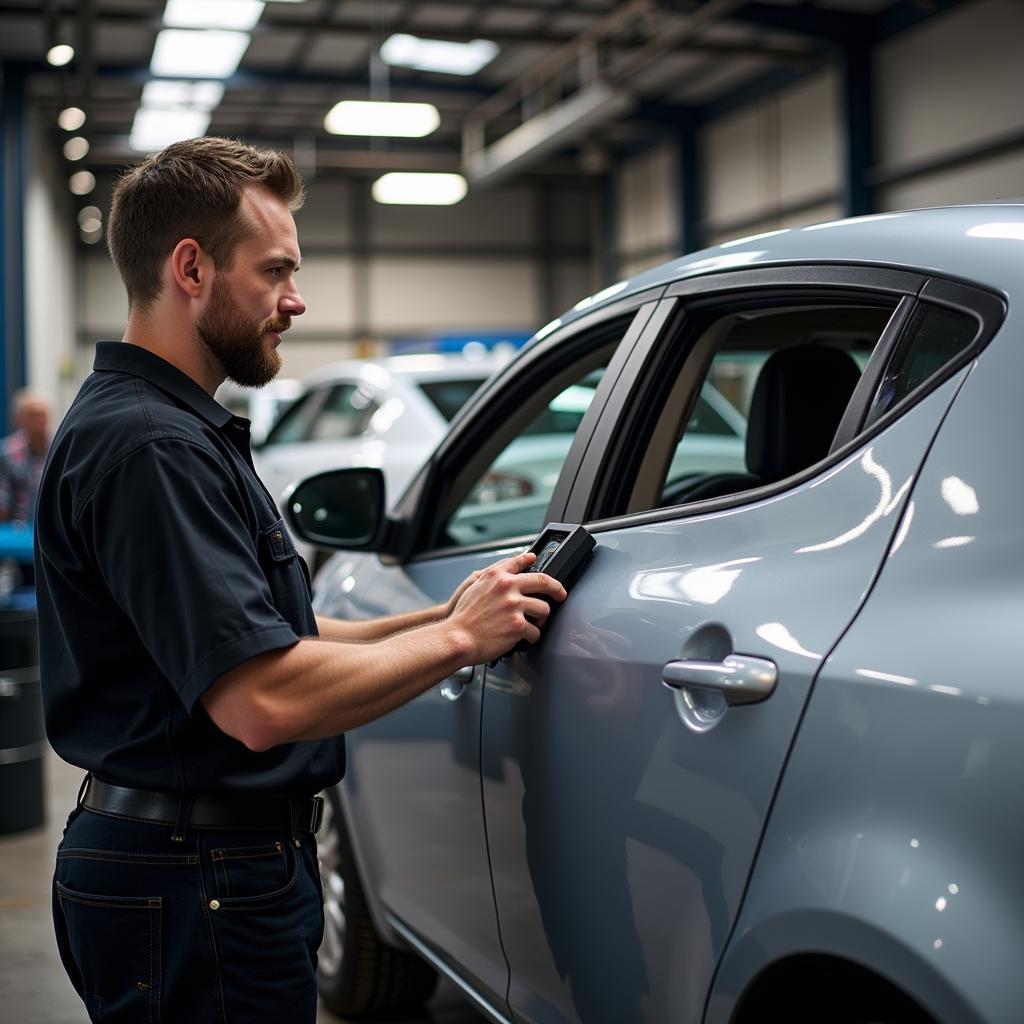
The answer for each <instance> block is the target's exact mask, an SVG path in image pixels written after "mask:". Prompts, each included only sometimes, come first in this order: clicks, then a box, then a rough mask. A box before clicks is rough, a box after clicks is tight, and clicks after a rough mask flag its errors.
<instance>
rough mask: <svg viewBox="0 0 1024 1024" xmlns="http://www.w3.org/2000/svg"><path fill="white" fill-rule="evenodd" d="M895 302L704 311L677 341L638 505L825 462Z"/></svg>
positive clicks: (675, 501)
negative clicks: (821, 461)
mask: <svg viewBox="0 0 1024 1024" xmlns="http://www.w3.org/2000/svg"><path fill="white" fill-rule="evenodd" d="M894 309H895V301H893V302H892V303H891V304H888V303H886V304H879V305H877V306H876V305H843V306H840V305H826V306H821V305H814V306H808V307H799V306H789V305H787V306H770V307H768V308H765V309H743V310H741V311H736V312H724V311H723V312H721V313H718V314H717V315H716V314H715V313H714V312H705V313H703V314H701V315H699V316H697V317H691V318H689V319H688V320H687V321H686V322H685V323H684V326H683V327H682V328H681V329H680V332H679V336H678V338H676V339H675V340H674V342H672V343H673V344H674V345H675V346H677V348H678V357H677V366H676V368H675V370H674V372H673V374H670V375H668V376H667V377H666V379H665V380H664V381H663V382H662V383H661V384H660V387H659V389H658V390H659V394H660V401H661V403H662V405H661V407H660V409H658V408H655V409H654V410H653V411H652V413H651V416H652V418H653V420H654V426H653V428H652V433H651V435H650V441H649V443H648V447H647V450H646V452H644V453H643V454H642V455H641V456H640V458H639V460H638V469H637V477H636V481H635V484H634V486H633V490H632V493H631V494H630V496H629V504H628V509H629V511H644V510H646V509H651V508H661V507H666V506H671V505H680V504H687V503H690V502H695V501H704V500H708V499H711V498H718V497H723V496H725V495H728V494H734V493H737V492H740V491H745V490H751V489H753V488H756V487H760V486H763V485H765V484H767V483H774V482H776V481H777V480H780V479H783V478H785V477H787V476H790V475H792V474H794V473H796V472H799V471H800V470H802V469H804V468H806V467H807V466H809V465H811V464H812V463H814V462H816V461H818V460H819V459H821V458H824V457H825V456H826V455H827V453H828V451H829V447H830V445H831V443H832V439H833V437H834V436H835V432H836V429H837V428H838V426H839V423H840V421H841V419H842V416H843V413H844V412H845V410H846V406H847V404H848V403H849V400H850V398H851V396H852V394H853V391H854V388H855V387H856V385H857V381H858V380H859V378H860V374H861V371H862V369H863V367H864V366H865V365H866V363H867V361H868V359H869V358H870V354H871V351H872V350H873V348H874V347H875V345H876V343H877V342H878V339H879V338H880V337H881V335H882V332H883V331H884V330H885V327H886V325H887V323H888V322H889V320H890V318H891V317H892V315H893V311H894Z"/></svg>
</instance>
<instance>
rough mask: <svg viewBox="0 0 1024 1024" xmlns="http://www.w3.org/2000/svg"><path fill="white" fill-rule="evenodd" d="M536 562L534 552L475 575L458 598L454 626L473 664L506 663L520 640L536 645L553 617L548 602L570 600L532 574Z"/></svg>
mask: <svg viewBox="0 0 1024 1024" xmlns="http://www.w3.org/2000/svg"><path fill="white" fill-rule="evenodd" d="M536 560H537V556H536V555H535V554H533V552H532V551H528V552H526V554H522V555H514V556H513V557H512V558H505V559H502V560H501V561H500V562H495V563H494V565H490V566H488V567H487V568H486V569H483V570H481V571H480V572H478V573H474V574H473V576H471V577H469V579H468V580H466V581H465V582H464V583H463V584H462V586H460V587H459V589H458V590H457V591H456V592H455V598H454V600H455V605H454V609H453V611H452V613H451V615H450V617H449V622H450V623H451V625H453V626H456V627H457V628H458V629H460V630H461V631H462V632H463V633H464V634H465V636H466V637H467V638H468V641H469V648H470V650H471V651H472V652H473V654H472V658H471V659H470V661H468V662H467V664H473V665H479V664H482V663H483V662H487V661H493V660H494V659H495V658H500V657H501V656H502V655H503V654H507V653H508V652H509V651H510V650H512V648H513V647H515V645H516V644H517V643H519V641H520V640H527V641H528V642H529V643H531V644H532V643H535V642H536V641H537V639H538V638H539V637H540V627H541V626H543V625H544V622H545V621H546V620H547V617H548V613H549V612H550V611H551V608H550V605H549V604H548V602H547V601H546V600H544V598H545V597H546V598H548V599H550V600H552V601H564V600H565V587H563V586H562V584H561V583H559V582H558V580H556V579H554V578H553V577H551V576H545V575H544V573H540V572H527V571H526V570H527V569H529V567H530V566H531V565H533V563H534V562H535V561H536Z"/></svg>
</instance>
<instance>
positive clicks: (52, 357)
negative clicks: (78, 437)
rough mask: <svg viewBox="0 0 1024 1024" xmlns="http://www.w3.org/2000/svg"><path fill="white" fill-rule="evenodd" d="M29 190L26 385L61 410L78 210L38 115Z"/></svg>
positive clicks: (70, 354) (67, 391)
mask: <svg viewBox="0 0 1024 1024" xmlns="http://www.w3.org/2000/svg"><path fill="white" fill-rule="evenodd" d="M29 134H30V141H29V145H30V147H31V148H30V155H29V159H30V162H31V173H30V174H29V176H28V186H27V189H26V196H25V336H26V343H27V348H28V354H27V361H28V365H27V366H26V368H25V369H26V378H27V383H28V385H29V386H30V387H31V388H33V389H34V390H36V391H39V392H41V393H42V394H43V395H45V396H46V397H47V398H48V399H49V400H50V402H51V403H52V404H53V406H54V408H55V410H56V412H57V413H58V414H62V413H63V412H64V410H65V409H66V408H67V405H68V404H69V403H70V401H71V399H72V398H73V397H74V387H75V384H76V382H77V373H76V366H75V308H76V289H75V270H74V243H75V211H74V207H73V204H72V198H73V197H72V196H71V193H70V192H69V191H68V186H67V180H66V178H65V177H64V166H62V164H61V163H60V162H59V160H58V158H57V157H55V156H54V155H53V154H52V153H51V149H52V146H51V145H49V139H48V138H46V134H45V129H44V127H43V126H42V125H41V124H40V123H39V121H38V119H36V118H32V119H31V121H30V125H29Z"/></svg>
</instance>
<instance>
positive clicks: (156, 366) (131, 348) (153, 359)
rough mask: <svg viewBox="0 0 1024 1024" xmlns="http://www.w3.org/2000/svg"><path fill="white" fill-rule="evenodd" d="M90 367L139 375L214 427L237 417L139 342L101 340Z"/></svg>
mask: <svg viewBox="0 0 1024 1024" xmlns="http://www.w3.org/2000/svg"><path fill="white" fill-rule="evenodd" d="M92 368H93V369H94V370H97V371H99V372H106V373H127V374H130V375H131V376H133V377H141V378H142V379H143V380H146V381H149V383H150V384H152V385H153V386H154V387H158V388H160V390H161V391H166V392H167V393H168V394H169V395H171V396H172V397H174V398H176V399H178V401H179V402H182V403H183V404H185V405H187V406H188V407H189V408H190V409H191V410H192V411H193V412H194V413H196V414H197V415H198V416H201V417H202V418H203V419H204V420H206V421H207V422H208V423H211V424H212V425H213V426H215V427H217V428H218V429H223V428H224V427H225V426H227V424H228V423H230V422H231V421H232V420H234V419H237V418H238V417H236V416H234V415H232V413H231V412H229V411H228V410H227V409H225V408H224V406H223V405H221V404H220V403H219V402H216V401H214V399H212V398H211V397H210V396H209V395H208V394H207V393H206V392H205V391H204V390H203V389H202V388H201V387H200V386H199V385H198V384H197V383H196V382H195V381H194V380H193V379H192V378H191V377H189V376H188V375H187V374H185V373H182V372H181V370H179V369H178V368H177V367H176V366H172V365H171V364H170V363H169V362H167V360H166V359H161V358H160V356H158V355H156V354H154V353H153V352H150V351H149V350H148V349H145V348H142V347H140V346H139V345H132V344H130V343H128V342H124V341H101V342H99V343H97V345H96V359H95V361H94V362H93V366H92Z"/></svg>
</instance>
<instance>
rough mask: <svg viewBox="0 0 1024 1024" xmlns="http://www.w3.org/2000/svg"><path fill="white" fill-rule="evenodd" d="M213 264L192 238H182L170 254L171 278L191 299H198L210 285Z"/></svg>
mask: <svg viewBox="0 0 1024 1024" xmlns="http://www.w3.org/2000/svg"><path fill="white" fill-rule="evenodd" d="M212 270H213V262H212V260H211V259H210V257H209V256H208V255H207V254H206V253H205V252H204V251H203V247H202V246H201V245H200V244H199V243H198V242H197V241H196V240H195V239H194V238H183V239H182V240H181V241H180V242H179V243H178V244H177V245H176V246H175V247H174V252H172V253H171V276H172V277H173V279H174V283H175V285H177V287H178V288H180V289H181V290H182V291H183V292H185V294H186V295H187V296H188V297H189V298H191V299H198V298H199V297H200V296H201V295H202V293H203V289H204V287H206V286H208V285H209V283H210V280H211V279H212V277H211V272H212Z"/></svg>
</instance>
